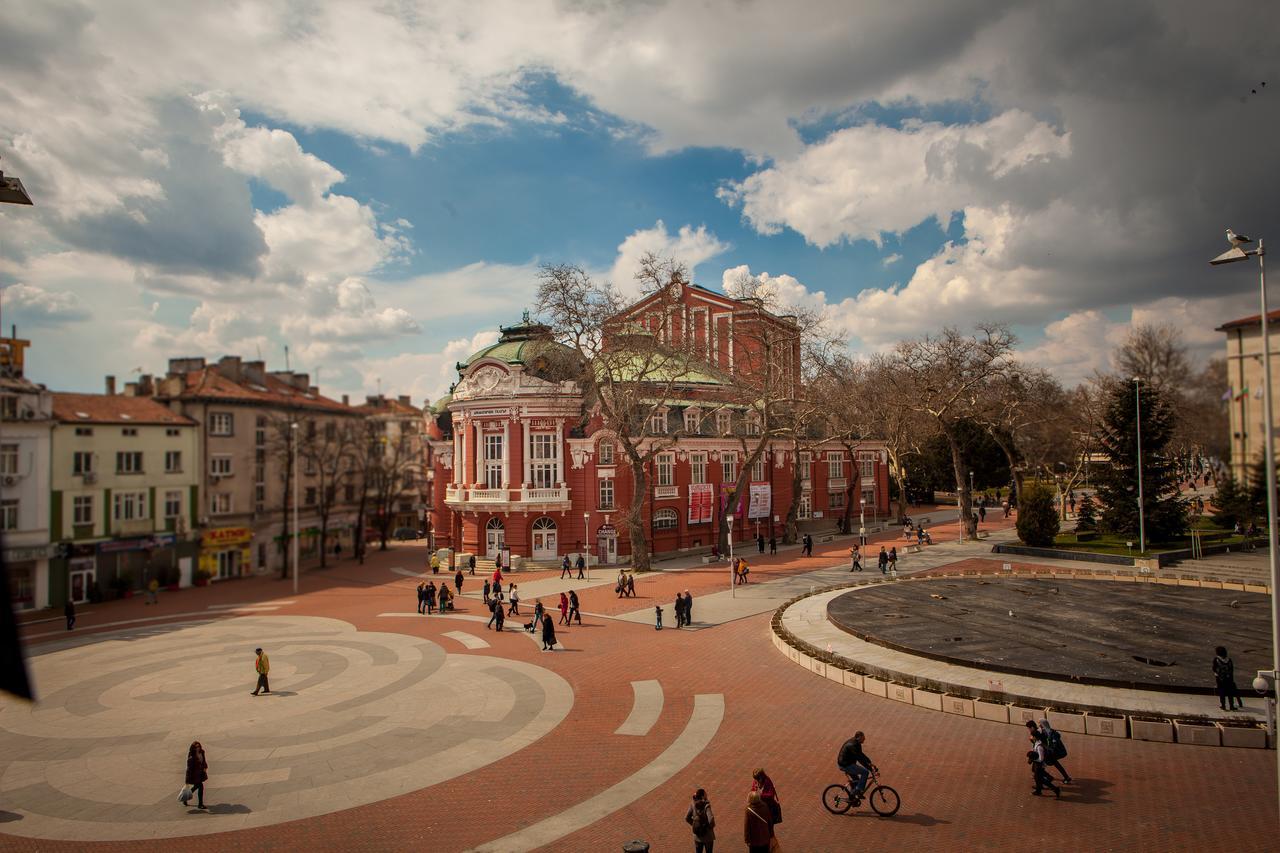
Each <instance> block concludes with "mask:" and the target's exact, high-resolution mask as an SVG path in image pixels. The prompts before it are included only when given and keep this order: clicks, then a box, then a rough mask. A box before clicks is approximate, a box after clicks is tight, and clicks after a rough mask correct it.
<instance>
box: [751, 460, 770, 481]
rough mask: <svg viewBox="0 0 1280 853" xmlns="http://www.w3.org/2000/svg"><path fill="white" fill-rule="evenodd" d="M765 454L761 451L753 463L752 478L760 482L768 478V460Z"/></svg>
mask: <svg viewBox="0 0 1280 853" xmlns="http://www.w3.org/2000/svg"><path fill="white" fill-rule="evenodd" d="M764 456H765V455H764V454H763V453H761V454H760V455H759V456H758V457H757V458H756V461H755V462H752V463H751V480H752V482H756V483H760V482H763V481H764V480H766V479H767V478H768V472H767V471H766V470H765V465H766V460H765V458H764Z"/></svg>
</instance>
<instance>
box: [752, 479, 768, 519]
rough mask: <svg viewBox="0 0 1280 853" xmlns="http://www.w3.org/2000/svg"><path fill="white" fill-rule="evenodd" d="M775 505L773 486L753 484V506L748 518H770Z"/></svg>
mask: <svg viewBox="0 0 1280 853" xmlns="http://www.w3.org/2000/svg"><path fill="white" fill-rule="evenodd" d="M772 504H773V486H771V485H770V484H769V483H752V484H751V506H750V508H749V509H748V510H747V517H748V518H768V517H769V511H770V509H771V508H772Z"/></svg>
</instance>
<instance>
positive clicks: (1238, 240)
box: [1227, 228, 1253, 249]
mask: <svg viewBox="0 0 1280 853" xmlns="http://www.w3.org/2000/svg"><path fill="white" fill-rule="evenodd" d="M1227 242H1228V243H1230V244H1231V246H1232V248H1236V249H1238V248H1240V247H1241V246H1243V245H1244V244H1245V243H1252V242H1253V238H1252V237H1245V236H1244V235H1242V234H1237V233H1236V232H1234V231H1232V230H1231V229H1230V228H1228V229H1227Z"/></svg>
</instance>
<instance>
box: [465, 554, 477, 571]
mask: <svg viewBox="0 0 1280 853" xmlns="http://www.w3.org/2000/svg"><path fill="white" fill-rule="evenodd" d="M467 568H468V569H470V570H471V574H473V575H474V574H475V573H476V555H475V554H471V555H470V556H468V557H467Z"/></svg>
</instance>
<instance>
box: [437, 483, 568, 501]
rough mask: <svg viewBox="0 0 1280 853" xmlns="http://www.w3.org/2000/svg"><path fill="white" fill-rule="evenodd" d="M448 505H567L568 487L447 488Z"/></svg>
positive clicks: (445, 494) (445, 495)
mask: <svg viewBox="0 0 1280 853" xmlns="http://www.w3.org/2000/svg"><path fill="white" fill-rule="evenodd" d="M444 499H445V503H449V504H455V505H456V504H480V503H483V504H494V503H499V504H516V505H519V504H526V503H530V504H549V503H568V502H569V487H568V486H557V487H554V488H545V489H544V488H534V489H469V488H467V487H466V486H456V485H455V486H449V487H447V488H446V489H445V493H444Z"/></svg>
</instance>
